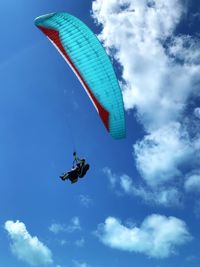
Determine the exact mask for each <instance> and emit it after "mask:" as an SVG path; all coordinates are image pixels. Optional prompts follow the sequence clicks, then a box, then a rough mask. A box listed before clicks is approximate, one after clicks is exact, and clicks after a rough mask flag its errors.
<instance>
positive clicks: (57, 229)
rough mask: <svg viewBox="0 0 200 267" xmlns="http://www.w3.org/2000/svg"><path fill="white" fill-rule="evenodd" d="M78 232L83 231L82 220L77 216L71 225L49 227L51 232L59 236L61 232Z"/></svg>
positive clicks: (54, 224) (53, 224)
mask: <svg viewBox="0 0 200 267" xmlns="http://www.w3.org/2000/svg"><path fill="white" fill-rule="evenodd" d="M77 230H81V224H80V220H79V218H78V217H77V216H75V217H73V218H72V219H71V223H70V224H69V225H66V224H60V223H52V224H51V226H50V227H49V231H51V232H53V233H54V234H58V233H60V232H68V233H72V232H74V231H77Z"/></svg>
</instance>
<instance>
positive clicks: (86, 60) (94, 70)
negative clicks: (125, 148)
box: [35, 13, 125, 139]
mask: <svg viewBox="0 0 200 267" xmlns="http://www.w3.org/2000/svg"><path fill="white" fill-rule="evenodd" d="M35 25H36V26H37V27H38V28H39V29H40V30H41V31H42V32H43V33H44V34H45V35H46V36H47V37H48V38H49V40H50V41H51V42H52V43H53V44H54V46H55V47H56V48H57V49H58V51H59V52H60V53H61V55H62V56H63V57H64V59H65V60H66V61H67V63H68V64H69V66H70V67H71V68H72V70H73V71H74V73H75V74H76V76H77V78H78V79H79V81H80V82H81V84H82V85H83V87H84V89H85V90H86V92H87V94H88V96H89V97H90V99H91V101H92V103H93V104H94V106H95V108H96V110H97V112H98V113H99V116H100V117H101V119H102V121H103V123H104V125H105V127H106V129H107V130H108V131H109V132H110V134H111V135H112V136H113V137H114V138H116V139H120V138H124V137H125V119H124V104H123V98H122V92H121V89H120V86H119V83H118V80H117V78H116V75H115V72H114V69H113V66H112V64H111V62H110V59H109V57H108V55H107V53H106V51H105V49H104V48H103V46H102V45H101V43H100V42H99V40H98V39H97V37H96V35H95V34H94V33H93V32H92V31H91V30H90V29H89V28H88V27H87V26H86V25H85V24H84V23H83V22H82V21H80V20H79V19H78V18H76V17H74V16H72V15H70V14H68V13H52V14H49V15H44V16H40V17H38V18H36V19H35Z"/></svg>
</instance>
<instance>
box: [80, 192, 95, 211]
mask: <svg viewBox="0 0 200 267" xmlns="http://www.w3.org/2000/svg"><path fill="white" fill-rule="evenodd" d="M78 199H79V201H80V203H81V205H82V206H83V207H86V208H88V207H89V206H90V205H92V202H93V201H92V199H91V197H90V196H88V195H82V194H81V195H79V197H78Z"/></svg>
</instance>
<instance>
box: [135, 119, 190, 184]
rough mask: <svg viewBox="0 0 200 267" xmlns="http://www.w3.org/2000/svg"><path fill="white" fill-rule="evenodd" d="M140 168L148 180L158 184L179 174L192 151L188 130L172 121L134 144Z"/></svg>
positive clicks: (149, 182) (148, 182) (150, 182)
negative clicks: (181, 166) (180, 167)
mask: <svg viewBox="0 0 200 267" xmlns="http://www.w3.org/2000/svg"><path fill="white" fill-rule="evenodd" d="M134 152H135V157H136V164H137V168H138V170H139V171H140V173H141V174H142V177H143V178H144V179H145V181H146V182H147V184H149V185H150V186H155V185H159V184H162V183H165V182H166V181H169V180H171V179H173V178H174V177H176V176H179V175H180V170H179V166H180V165H181V164H183V163H184V162H185V161H186V160H187V159H188V158H189V157H190V156H191V154H192V152H193V148H192V145H191V143H190V140H189V137H188V133H187V132H186V131H185V130H184V129H182V127H181V125H180V123H175V122H174V123H171V124H170V125H166V126H164V127H162V128H159V129H158V130H156V131H152V133H151V134H149V135H146V136H145V137H144V139H143V140H142V141H139V142H137V143H136V144H135V145H134Z"/></svg>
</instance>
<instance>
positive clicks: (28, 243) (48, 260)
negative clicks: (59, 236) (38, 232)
mask: <svg viewBox="0 0 200 267" xmlns="http://www.w3.org/2000/svg"><path fill="white" fill-rule="evenodd" d="M4 227H5V229H6V231H7V232H8V235H9V237H10V239H11V243H10V248H11V251H12V253H13V254H14V255H15V256H17V258H18V259H19V260H22V261H24V262H26V263H27V264H30V265H32V266H43V265H50V264H52V263H53V259H52V252H51V250H50V249H49V248H48V247H47V246H46V245H44V244H43V243H42V242H41V241H40V240H39V239H38V238H37V237H36V236H31V235H30V234H29V232H28V231H27V229H26V226H25V224H24V223H23V222H20V221H16V222H14V221H6V222H5V224H4Z"/></svg>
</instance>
